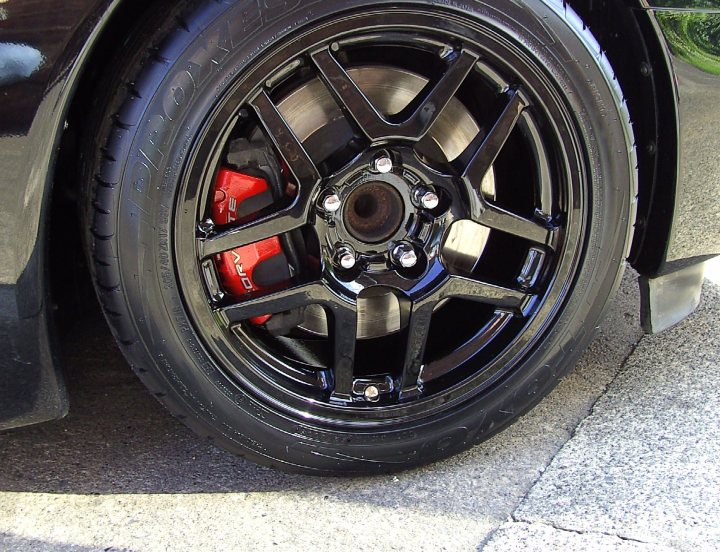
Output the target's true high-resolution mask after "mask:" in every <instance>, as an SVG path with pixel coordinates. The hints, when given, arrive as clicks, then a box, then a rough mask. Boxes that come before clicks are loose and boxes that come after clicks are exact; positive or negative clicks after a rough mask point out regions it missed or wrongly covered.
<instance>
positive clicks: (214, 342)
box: [174, 10, 587, 428]
mask: <svg viewBox="0 0 720 552" xmlns="http://www.w3.org/2000/svg"><path fill="white" fill-rule="evenodd" d="M448 13H449V14H451V15H453V16H454V17H455V18H457V19H460V20H462V21H461V22H462V23H464V24H468V25H469V26H472V24H473V23H474V24H476V25H478V23H477V22H474V21H469V20H465V19H464V18H461V17H459V16H458V15H457V14H456V13H454V12H448ZM408 14H412V15H417V16H420V17H425V18H431V19H432V20H433V21H434V22H435V23H436V22H437V21H436V19H435V18H436V17H437V14H435V15H433V14H432V13H430V14H428V13H426V12H423V11H419V10H404V11H402V12H401V11H400V10H397V11H394V12H393V15H395V16H400V17H403V18H406V17H407V16H408ZM378 15H382V16H387V12H385V11H382V10H375V11H373V12H370V13H363V14H349V15H346V16H344V19H343V21H349V20H352V19H357V18H361V17H362V18H370V17H373V16H378ZM339 23H340V22H339V21H334V22H333V23H332V24H339ZM494 23H497V22H494ZM332 24H328V25H327V26H326V27H325V28H324V29H327V28H330V27H331V26H332ZM386 26H387V27H389V28H392V29H393V30H397V27H403V28H405V27H407V28H416V27H415V26H414V25H413V26H410V25H407V24H406V23H405V22H404V21H403V22H401V23H399V24H387V25H386ZM447 26H448V23H443V27H447ZM381 27H382V26H380V25H378V28H381ZM426 30H427V31H430V32H436V31H437V26H434V27H427V28H426ZM444 30H445V31H446V32H447V29H444ZM483 30H484V31H485V32H486V33H487V34H488V35H493V34H497V31H496V30H494V29H483ZM348 32H349V31H348ZM355 32H356V31H355ZM312 33H313V31H312V30H310V31H307V32H305V33H304V34H303V35H301V36H300V37H296V38H294V39H291V40H289V41H288V42H287V43H286V44H284V45H283V46H282V47H281V48H279V49H277V48H276V49H275V50H274V51H273V52H272V54H271V55H267V56H265V59H264V60H261V61H258V62H257V64H256V65H255V67H254V68H250V69H249V70H248V72H247V73H246V74H245V75H244V76H243V77H242V79H241V80H240V81H239V82H238V83H236V84H235V85H234V86H233V88H232V89H231V90H229V91H228V93H227V94H226V95H225V98H226V99H227V98H230V97H233V96H234V95H235V94H236V93H237V90H238V89H240V88H241V87H242V86H243V85H244V83H246V82H247V81H248V79H249V77H250V75H252V74H254V73H255V72H257V71H258V70H259V68H260V67H263V66H264V64H268V63H272V60H273V59H274V58H276V57H278V55H280V54H281V53H282V52H283V51H285V50H287V49H288V48H289V47H290V45H292V44H294V43H296V42H298V41H299V40H301V39H303V38H304V37H306V36H307V35H309V34H312ZM457 36H459V37H462V34H460V35H457ZM497 37H500V35H497V36H496V38H497ZM500 38H502V37H500ZM465 39H466V40H467V37H465ZM486 39H487V37H486ZM322 42H323V43H325V42H329V39H325V40H323V41H322ZM506 46H507V47H509V48H510V49H514V48H516V45H515V44H513V43H512V42H511V41H507V44H506ZM518 52H520V53H522V50H521V49H518ZM534 68H535V69H542V68H540V67H534ZM523 80H525V79H523ZM544 84H545V85H546V86H547V89H548V91H550V92H552V91H554V92H555V95H556V96H558V97H559V98H560V99H561V100H562V98H561V96H560V94H558V91H557V90H556V89H554V87H553V84H552V83H551V82H547V83H544ZM555 107H557V108H560V110H561V111H562V112H563V113H564V114H565V115H566V119H567V124H569V125H570V128H571V129H573V130H574V131H575V132H576V133H577V129H575V126H574V125H575V124H576V122H575V121H574V119H573V117H572V115H571V113H570V111H569V109H568V106H567V105H566V104H565V103H564V102H563V101H559V102H558V105H557V106H555ZM226 109H227V103H225V104H220V105H218V106H217V108H216V110H215V112H214V114H213V115H211V116H209V117H207V118H206V122H207V121H208V120H214V119H217V118H218V116H220V114H221V113H222V112H223V110H226ZM229 120H230V118H228V121H229ZM553 123H554V121H553ZM208 126H209V125H206V126H205V127H204V130H203V131H202V132H200V133H198V134H197V135H196V137H197V138H198V140H197V141H196V144H197V142H201V141H203V140H200V139H199V137H200V135H201V134H203V133H205V132H206V131H207V130H208ZM230 128H231V124H230V123H229V122H228V123H227V125H226V128H225V131H229V129H230ZM555 132H556V134H557V128H555ZM576 138H577V135H576ZM191 151H192V154H191V155H189V156H188V160H189V162H188V165H187V166H190V167H191V166H192V165H193V163H192V162H190V159H192V158H193V155H195V154H197V147H196V145H195V146H193V147H192V150H191ZM583 153H584V151H583ZM576 161H578V163H579V165H580V166H582V167H583V169H582V171H581V172H582V173H583V174H586V171H585V169H584V165H585V163H584V159H576ZM190 172H191V171H190ZM183 175H184V178H183V180H182V182H181V186H180V187H179V188H178V195H177V197H178V203H177V204H179V205H178V206H179V207H180V208H181V207H182V198H183V196H184V195H187V194H186V192H187V177H188V176H189V171H188V170H187V169H186V170H184V171H183ZM583 184H584V185H587V182H583ZM183 192H185V193H183ZM578 192H579V193H580V196H583V195H584V193H585V190H583V189H579V190H578ZM578 199H582V198H581V197H578ZM578 204H579V203H578ZM575 212H580V208H579V207H577V208H573V209H568V212H567V214H568V219H567V222H566V228H570V226H571V223H573V224H575V223H579V224H580V225H581V227H582V233H583V235H584V232H585V230H586V226H587V221H586V214H585V213H582V216H581V217H580V220H576V219H577V216H576V214H575ZM174 227H175V232H174V234H175V236H176V237H177V236H182V235H183V233H182V232H178V223H177V220H176V221H175V222H174ZM193 236H194V234H193ZM192 241H193V242H194V239H193V240H192ZM575 241H577V242H578V243H577V244H576V249H575V254H574V256H573V257H572V258H570V259H569V258H568V257H567V254H566V253H567V252H566V248H563V252H562V255H561V259H562V263H561V264H560V265H559V266H560V267H564V268H565V270H564V271H563V274H562V277H563V278H565V277H566V276H568V275H570V274H573V275H574V274H575V269H576V266H577V262H578V260H579V258H580V250H582V249H584V244H582V243H580V242H581V241H584V238H583V239H581V240H575ZM182 242H183V240H182V238H178V239H176V240H174V248H175V254H176V257H175V259H174V260H175V262H176V265H177V264H178V260H177V259H178V258H179V257H178V252H179V250H180V249H181V246H182ZM176 269H177V273H178V277H179V279H180V283H181V286H180V293H181V295H182V296H183V301H184V303H185V305H186V310H187V311H188V314H190V315H192V314H193V312H192V310H191V309H190V308H189V301H188V300H187V297H186V294H187V290H188V287H187V285H186V283H185V280H184V278H183V276H182V274H183V270H181V269H180V268H177V267H176ZM186 276H187V275H186ZM195 276H196V277H195V278H193V279H194V280H195V283H196V284H197V286H196V288H195V289H202V288H203V284H202V281H201V279H200V278H199V275H195ZM556 276H557V273H556ZM573 278H574V276H573ZM557 279H558V278H554V279H553V281H552V282H551V283H549V284H548V289H549V290H554V289H555V283H556V282H555V280H557ZM569 287H570V284H568V282H567V281H566V282H565V286H564V287H563V288H562V289H561V290H559V291H558V293H553V294H549V293H548V294H546V295H545V296H543V299H542V301H543V306H542V307H541V308H540V309H538V310H537V311H536V313H535V314H534V315H533V317H532V319H531V320H530V321H529V323H528V324H526V325H525V326H524V329H523V330H522V332H521V334H522V335H526V334H527V332H529V331H532V332H533V337H532V338H531V339H530V340H527V341H525V342H524V343H522V344H520V343H518V340H517V339H515V340H513V341H512V342H511V344H510V345H509V346H508V347H507V348H506V349H505V350H503V351H502V352H501V353H500V354H498V355H497V356H496V357H495V359H494V360H493V361H492V362H491V363H490V364H489V365H488V366H486V367H485V369H484V370H482V372H481V373H479V374H476V375H475V376H473V377H472V378H469V379H468V380H466V381H464V382H461V383H460V384H458V385H455V386H453V387H452V388H450V389H449V390H448V391H447V392H445V393H443V394H442V396H432V397H427V398H424V399H421V400H418V401H416V402H414V403H409V404H397V405H392V406H383V407H373V408H367V407H361V408H358V407H354V406H345V407H343V411H344V412H348V413H349V415H350V416H351V417H352V418H353V419H347V420H342V423H338V420H336V419H329V418H327V417H325V416H318V415H315V414H313V413H310V412H308V411H307V410H303V409H293V408H290V407H289V406H288V405H287V404H286V403H284V402H282V401H279V400H276V399H275V398H274V397H272V396H270V395H269V394H267V393H264V392H262V391H261V390H260V389H259V388H258V387H257V386H256V385H255V384H253V382H252V381H251V380H250V379H248V378H247V377H246V374H243V373H241V372H240V371H239V370H237V369H236V368H235V367H232V368H228V367H230V366H232V362H229V359H228V358H227V357H226V356H225V354H223V353H222V351H221V349H222V348H221V347H220V350H219V349H218V347H219V346H220V345H221V343H220V340H219V339H218V335H217V332H211V333H210V334H209V335H206V337H201V336H203V334H202V332H198V331H197V328H196V336H197V337H198V338H199V341H200V342H201V343H205V345H206V346H208V345H209V346H210V348H211V349H214V350H215V351H217V352H218V353H220V354H219V357H220V360H221V361H222V363H223V364H224V365H225V368H224V369H225V370H227V371H229V372H231V373H232V374H233V376H234V377H235V379H233V378H230V379H231V380H233V381H235V384H236V385H237V384H239V385H240V386H241V387H242V388H246V389H247V388H249V389H251V390H252V391H253V395H258V396H259V398H260V399H262V400H263V402H266V403H268V404H272V405H274V406H275V407H276V408H277V409H279V410H281V411H283V412H286V413H289V414H291V415H293V416H294V417H297V418H300V419H303V420H313V421H316V422H322V423H327V424H330V425H342V426H353V427H368V428H369V427H378V426H383V425H388V424H398V423H403V422H407V421H414V420H416V419H418V418H425V417H427V416H430V415H433V414H435V413H439V412H442V411H445V410H447V409H449V408H452V407H454V406H455V405H457V404H458V403H459V402H462V401H465V400H469V399H471V398H472V397H474V396H476V395H477V394H478V393H480V392H481V391H483V390H484V389H486V388H487V387H488V386H489V385H491V384H492V383H493V382H494V381H495V380H496V379H497V377H499V374H500V373H501V372H502V371H501V370H500V365H507V366H513V365H515V364H516V363H517V362H519V360H520V358H521V357H522V356H523V355H525V354H529V353H531V351H529V349H530V347H531V346H532V345H533V344H534V343H535V342H536V341H537V340H538V339H539V338H540V336H541V335H542V334H543V333H544V332H545V330H546V329H547V327H548V326H549V324H550V322H551V321H552V319H554V317H555V315H556V314H557V312H558V311H559V310H560V309H561V305H560V304H559V302H558V300H559V301H564V300H565V299H566V292H567V290H568V289H569ZM551 295H554V296H555V297H554V298H553V297H551ZM551 299H552V300H551ZM539 318H543V320H542V321H541V322H538V319H539ZM191 322H192V324H193V325H196V324H197V320H196V317H195V319H192V320H191ZM211 327H212V326H211ZM510 355H512V356H510ZM208 356H209V357H210V358H213V359H215V360H216V361H217V358H216V357H215V356H214V355H212V354H209V355H208ZM508 357H509V359H508ZM239 358H242V360H243V361H244V362H245V364H247V365H248V366H252V365H253V359H252V358H250V357H243V356H242V355H240V356H239ZM221 371H223V369H222V368H221ZM491 371H492V372H493V373H492V374H491V375H489V376H487V377H482V378H480V376H486V375H487V374H488V372H491ZM254 372H255V373H254V374H253V375H255V376H257V375H258V371H256V370H255V371H254ZM502 373H503V374H504V373H505V372H502ZM261 379H262V378H261ZM478 379H482V385H479V386H478V385H477V381H476V380H478ZM264 381H265V383H266V384H267V383H269V384H271V385H274V383H275V382H272V381H269V380H264ZM473 387H474V388H475V389H474V390H473V392H472V393H470V392H467V389H468V388H473ZM282 391H284V392H287V390H286V389H283V390H282ZM299 398H300V399H302V400H303V401H305V402H306V403H309V404H313V403H315V401H313V400H312V399H308V398H307V397H302V396H299ZM319 404H321V406H328V405H325V404H322V403H319ZM426 405H430V407H431V408H430V409H429V410H430V411H428V410H426V409H425V408H423V409H422V410H421V411H419V412H417V414H418V415H415V414H413V413H412V412H413V411H415V410H419V407H420V406H426ZM435 407H437V408H435ZM396 411H397V412H400V413H402V415H401V416H400V417H396V416H394V414H395V412H396ZM368 412H372V414H374V415H376V416H377V418H375V419H374V420H371V421H366V420H358V419H357V418H356V417H357V416H361V415H365V414H367V413H368Z"/></svg>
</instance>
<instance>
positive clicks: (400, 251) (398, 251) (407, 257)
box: [392, 243, 418, 268]
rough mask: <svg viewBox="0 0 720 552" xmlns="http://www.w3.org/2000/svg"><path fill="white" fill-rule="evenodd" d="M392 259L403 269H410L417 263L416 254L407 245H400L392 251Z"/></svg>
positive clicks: (410, 246) (411, 247)
mask: <svg viewBox="0 0 720 552" xmlns="http://www.w3.org/2000/svg"><path fill="white" fill-rule="evenodd" d="M392 258H393V261H395V263H396V264H399V265H400V266H401V267H403V268H412V267H414V266H415V265H416V264H417V262H418V257H417V253H415V249H414V248H413V246H412V245H410V244H408V243H400V244H398V245H396V246H395V248H394V249H393V250H392Z"/></svg>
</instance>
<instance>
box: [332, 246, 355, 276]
mask: <svg viewBox="0 0 720 552" xmlns="http://www.w3.org/2000/svg"><path fill="white" fill-rule="evenodd" d="M356 262H357V260H356V259H355V251H353V249H352V248H351V247H350V246H348V245H342V246H340V247H338V248H337V249H336V250H335V264H337V265H338V266H339V267H340V268H344V269H345V270H350V269H351V268H352V267H354V266H355V263H356Z"/></svg>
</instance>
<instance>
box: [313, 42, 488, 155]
mask: <svg viewBox="0 0 720 552" xmlns="http://www.w3.org/2000/svg"><path fill="white" fill-rule="evenodd" d="M312 59H313V61H314V62H315V65H316V66H317V68H318V71H319V73H320V77H321V78H322V80H323V81H324V82H325V84H326V86H327V87H328V88H329V89H330V91H331V92H332V93H333V94H334V96H335V97H336V99H337V100H338V102H339V103H340V106H341V107H342V109H343V111H344V112H345V114H346V115H347V116H348V117H350V118H351V119H352V120H353V121H355V123H356V124H357V125H358V126H359V127H360V129H361V130H362V132H363V133H364V134H365V135H366V136H367V137H368V138H369V139H370V140H373V141H375V140H389V139H407V140H412V141H415V142H417V141H420V140H421V139H422V138H423V137H424V136H425V134H427V132H428V130H430V127H431V126H432V125H433V123H434V122H435V121H436V120H437V118H438V117H439V116H440V114H441V113H442V112H443V110H444V109H445V107H446V106H447V104H448V103H449V102H450V100H451V99H452V97H453V96H454V95H455V93H456V92H457V90H458V88H460V85H462V83H463V82H464V81H465V79H466V78H467V76H468V74H469V73H470V71H471V70H472V68H473V66H474V64H475V62H476V61H477V56H476V55H474V54H471V53H469V52H465V51H463V52H461V53H460V54H459V55H458V56H457V58H456V59H455V61H453V62H452V64H451V65H450V67H449V68H448V70H447V71H446V72H445V73H444V75H443V76H442V77H441V78H440V79H439V80H438V81H437V82H435V83H430V84H429V85H427V86H426V87H425V89H423V90H422V92H421V93H420V94H419V95H418V96H417V98H416V99H415V100H414V101H413V102H411V103H410V105H408V106H407V107H406V108H405V109H404V110H403V111H402V112H401V113H400V114H398V115H397V116H395V117H393V118H392V119H393V120H392V121H389V120H387V119H386V118H385V117H384V116H383V115H382V114H381V113H379V112H378V111H377V109H375V107H374V106H373V104H372V102H370V100H369V99H368V98H367V96H365V94H364V93H363V92H362V90H360V88H359V87H358V86H357V84H356V83H355V81H353V79H352V78H351V77H350V75H348V73H347V72H346V71H345V69H344V68H343V67H342V66H341V65H340V63H339V62H338V61H337V59H335V56H333V54H332V53H331V52H330V50H329V49H327V48H325V49H322V50H319V51H317V52H315V53H314V54H312Z"/></svg>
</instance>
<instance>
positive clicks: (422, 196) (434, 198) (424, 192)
mask: <svg viewBox="0 0 720 552" xmlns="http://www.w3.org/2000/svg"><path fill="white" fill-rule="evenodd" d="M413 196H414V198H415V203H416V204H417V205H419V206H420V207H422V208H423V209H428V210H432V209H435V207H437V206H438V205H440V197H439V196H438V195H437V194H436V193H435V192H433V191H432V190H428V189H427V188H424V187H422V186H418V187H417V188H415V190H414V192H413Z"/></svg>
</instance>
